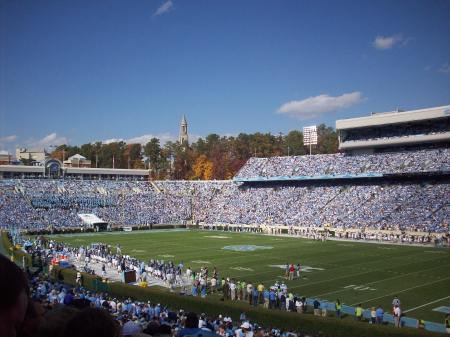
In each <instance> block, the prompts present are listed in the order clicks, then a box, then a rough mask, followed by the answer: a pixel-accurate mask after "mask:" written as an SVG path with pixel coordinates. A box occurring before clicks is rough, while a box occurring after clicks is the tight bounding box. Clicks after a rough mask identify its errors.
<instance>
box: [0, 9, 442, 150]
mask: <svg viewBox="0 0 450 337" xmlns="http://www.w3.org/2000/svg"><path fill="white" fill-rule="evenodd" d="M447 104H450V2H449V1H406V0H405V1H400V0H397V1H300V0H295V1H211V0H205V1H201V0H196V1H186V0H183V1H181V0H165V1H160V0H158V1H151V0H146V1H141V0H133V1H123V0H122V1H97V0H94V1H92V0H88V1H81V0H79V1H71V2H68V1H57V0H54V1H45V0H41V1H34V0H30V1H26V0H24V1H13V0H0V150H9V151H12V150H14V148H15V147H16V146H28V147H42V146H49V145H59V144H61V143H65V142H68V143H70V144H72V145H75V144H83V143H87V142H91V141H96V140H102V141H104V140H108V139H123V140H126V141H141V142H143V141H145V140H146V139H148V138H149V137H151V136H159V137H161V138H162V139H163V140H168V139H174V137H176V136H177V133H178V126H179V122H180V119H181V116H182V114H186V116H187V119H188V123H189V132H190V133H191V134H193V135H196V136H205V135H207V134H209V133H218V134H223V135H225V134H227V135H228V134H238V133H239V132H256V131H260V132H272V133H276V134H278V133H279V132H283V133H287V132H288V131H290V130H292V129H301V128H302V127H303V126H306V125H311V124H316V123H317V124H318V123H326V124H328V125H331V126H334V122H335V120H336V119H340V118H347V117H355V116H364V115H368V114H369V113H370V112H372V111H390V110H393V109H395V108H396V107H400V108H403V109H416V108H425V107H431V106H439V105H447Z"/></svg>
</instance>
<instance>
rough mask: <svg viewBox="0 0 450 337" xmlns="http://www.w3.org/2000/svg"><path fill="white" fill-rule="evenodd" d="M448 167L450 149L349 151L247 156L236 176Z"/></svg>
mask: <svg viewBox="0 0 450 337" xmlns="http://www.w3.org/2000/svg"><path fill="white" fill-rule="evenodd" d="M448 170H450V149H448V148H443V149H425V150H418V151H400V152H386V153H377V154H361V155H348V154H343V153H336V154H317V155H311V156H291V157H270V158H250V159H249V160H248V161H247V163H246V164H245V165H244V166H243V167H242V169H241V170H240V171H239V172H238V174H237V175H236V178H241V179H248V178H269V177H296V176H309V177H314V176H322V175H348V174H363V173H364V174H369V173H382V174H388V173H389V174H393V173H412V172H435V171H448Z"/></svg>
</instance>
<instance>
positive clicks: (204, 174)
mask: <svg viewBox="0 0 450 337" xmlns="http://www.w3.org/2000/svg"><path fill="white" fill-rule="evenodd" d="M212 176H213V163H212V162H211V161H210V160H208V157H206V155H204V154H201V155H200V156H198V157H197V159H196V160H195V162H194V165H193V166H192V176H191V179H194V180H211V178H212Z"/></svg>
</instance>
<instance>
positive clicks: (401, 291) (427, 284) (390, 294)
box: [350, 277, 450, 306]
mask: <svg viewBox="0 0 450 337" xmlns="http://www.w3.org/2000/svg"><path fill="white" fill-rule="evenodd" d="M445 280H450V277H445V278H443V279H440V280H436V281H433V282H428V283H422V284H421V285H418V286H415V287H411V288H406V289H403V290H399V291H395V292H393V293H389V294H386V295H383V296H378V297H374V298H370V299H368V300H366V301H359V302H356V303H352V304H350V306H354V305H357V304H359V303H367V302H370V301H373V300H378V299H380V298H384V297H387V296H393V295H396V294H400V293H404V292H405V291H409V290H412V289H417V288H422V287H423V286H429V285H430V284H435V283H439V282H442V281H445Z"/></svg>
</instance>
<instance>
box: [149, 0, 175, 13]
mask: <svg viewBox="0 0 450 337" xmlns="http://www.w3.org/2000/svg"><path fill="white" fill-rule="evenodd" d="M172 9H173V2H172V0H167V1H165V2H163V3H162V5H161V6H159V7H158V9H157V10H156V12H155V13H154V14H153V16H159V15H162V14H164V13H167V12H169V11H171V10H172Z"/></svg>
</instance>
